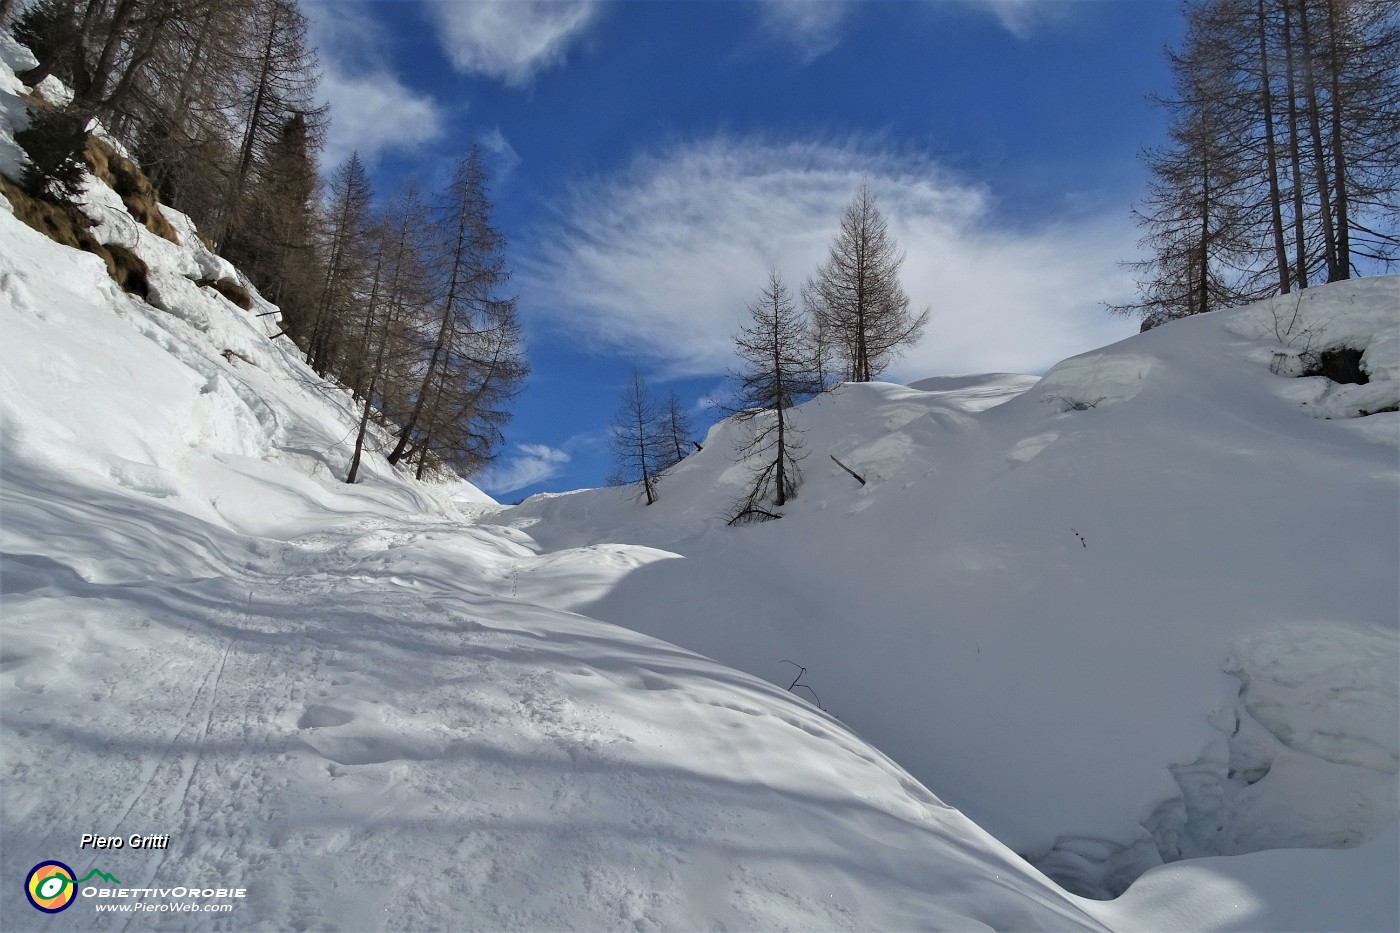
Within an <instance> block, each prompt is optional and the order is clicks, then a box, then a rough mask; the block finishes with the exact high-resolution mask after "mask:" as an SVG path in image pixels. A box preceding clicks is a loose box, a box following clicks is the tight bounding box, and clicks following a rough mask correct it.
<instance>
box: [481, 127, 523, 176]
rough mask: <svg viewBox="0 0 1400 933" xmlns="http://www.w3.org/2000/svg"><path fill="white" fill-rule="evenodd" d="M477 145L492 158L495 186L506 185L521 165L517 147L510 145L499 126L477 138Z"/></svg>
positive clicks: (492, 174) (492, 173)
mask: <svg viewBox="0 0 1400 933" xmlns="http://www.w3.org/2000/svg"><path fill="white" fill-rule="evenodd" d="M477 143H478V144H479V145H480V146H481V148H482V149H483V150H485V151H486V152H487V153H488V154H489V155H490V156H491V178H492V182H493V184H495V185H497V186H499V185H503V184H505V182H506V180H507V179H508V178H510V176H511V175H512V174H513V173H514V172H515V170H516V168H517V167H518V166H519V165H520V153H518V152H516V151H515V147H514V146H512V145H511V144H510V140H508V139H506V136H505V134H504V133H502V132H501V128H500V127H499V126H493V127H491V129H489V130H487V131H486V132H484V133H482V134H481V135H480V136H479V137H477Z"/></svg>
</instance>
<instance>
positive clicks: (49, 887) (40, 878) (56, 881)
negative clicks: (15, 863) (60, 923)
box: [24, 861, 78, 914]
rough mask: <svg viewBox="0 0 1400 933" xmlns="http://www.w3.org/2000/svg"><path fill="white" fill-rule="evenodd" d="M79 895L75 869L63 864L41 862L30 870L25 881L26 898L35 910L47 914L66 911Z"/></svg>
mask: <svg viewBox="0 0 1400 933" xmlns="http://www.w3.org/2000/svg"><path fill="white" fill-rule="evenodd" d="M77 894H78V888H77V885H76V884H74V883H73V869H71V868H69V867H68V866H67V865H65V864H63V863H62V862H54V861H48V862H40V863H39V864H38V865H35V866H34V867H33V868H31V869H29V877H28V878H25V879H24V896H25V897H27V898H29V903H31V904H33V905H34V909H35V910H42V911H43V912H44V913H46V914H56V913H58V912H59V911H60V910H66V909H67V908H68V907H69V906H70V905H71V904H72V903H73V899H74V898H75V897H76V896H77Z"/></svg>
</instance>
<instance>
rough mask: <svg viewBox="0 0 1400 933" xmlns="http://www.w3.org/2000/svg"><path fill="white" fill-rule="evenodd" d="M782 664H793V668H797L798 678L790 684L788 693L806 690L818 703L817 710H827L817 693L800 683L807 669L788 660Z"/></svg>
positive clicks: (784, 660) (784, 659)
mask: <svg viewBox="0 0 1400 933" xmlns="http://www.w3.org/2000/svg"><path fill="white" fill-rule="evenodd" d="M782 663H783V664H791V665H792V666H793V667H795V668H797V676H796V677H794V678H793V679H792V683H790V684H788V692H789V693H793V692H795V691H796V690H797V688H798V687H801V688H802V689H803V690H806V691H807V692H808V693H810V694H811V695H812V699H813V700H815V701H816V702H817V709H819V710H825V709H826V707H825V706H822V698H821V697H819V696H817V691H815V690H813V689H812V688H811V687H809V686H807V685H806V684H800V683H798V681H799V680H801V679H802V675H803V674H806V673H807V668H805V667H803V666H802V665H801V664H798V663H797V662H796V661H789V660H788V659H787V658H783V660H782Z"/></svg>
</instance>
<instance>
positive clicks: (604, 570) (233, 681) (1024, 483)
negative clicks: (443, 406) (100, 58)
mask: <svg viewBox="0 0 1400 933" xmlns="http://www.w3.org/2000/svg"><path fill="white" fill-rule="evenodd" d="M3 41H5V40H0V42H3ZM0 52H3V57H4V59H5V61H6V62H7V63H9V64H15V63H17V62H18V61H20V60H21V59H20V57H21V56H22V55H23V53H22V52H21V51H20V50H17V49H15V48H14V47H12V46H4V47H3V48H0ZM7 79H8V73H7V72H6V71H5V70H4V69H3V68H0V116H2V117H3V120H0V123H3V124H4V126H9V125H10V124H9V121H13V120H14V119H15V115H16V114H21V113H22V112H23V107H22V105H21V104H20V103H19V102H18V100H17V98H15V97H14V92H15V90H16V89H15V86H14V82H13V81H8V80H7ZM0 156H4V157H6V158H11V159H12V158H13V157H14V150H13V146H12V145H11V140H10V139H9V130H8V129H2V128H0ZM86 201H87V205H88V207H87V209H88V211H89V212H90V214H91V215H92V216H93V218H94V220H95V221H96V222H97V230H98V231H99V236H102V237H103V238H105V239H108V240H109V241H115V242H121V243H123V244H124V245H128V246H131V247H132V248H134V249H135V250H136V251H137V252H138V253H139V254H141V255H142V256H143V258H145V259H146V261H147V262H148V263H149V264H150V266H151V269H152V284H153V289H152V300H153V301H154V302H155V303H156V304H158V305H159V307H156V306H153V305H151V304H147V303H145V302H142V301H139V300H137V299H134V298H132V297H130V296H128V295H126V294H125V293H123V292H121V291H120V290H119V289H117V288H116V286H115V285H113V284H112V283H111V281H110V280H109V279H108V278H107V276H106V274H105V272H104V270H103V268H102V265H101V262H100V261H99V260H97V259H96V258H95V257H92V256H88V255H85V254H81V253H78V252H76V251H73V250H69V249H66V248H64V247H60V246H57V245H55V244H53V243H51V242H49V241H48V240H46V239H44V238H42V237H41V236H39V235H38V234H36V233H34V232H32V231H31V230H29V229H28V228H27V227H25V226H23V225H22V224H20V223H19V222H18V221H17V220H15V219H14V218H13V217H12V216H11V215H10V213H9V211H8V209H6V208H5V207H4V202H3V201H0V550H3V556H0V574H2V575H3V579H2V580H0V591H3V604H2V605H0V609H2V610H3V614H2V615H0V842H2V843H3V845H0V877H3V878H6V879H9V880H8V881H7V882H6V883H5V884H4V885H3V886H0V928H3V929H5V930H24V929H49V928H53V929H59V928H63V929H68V928H74V927H77V928H98V929H109V928H113V927H122V928H124V929H183V928H190V927H199V928H218V929H247V928H267V929H354V930H377V929H560V928H578V929H621V928H627V929H641V930H645V929H687V930H689V929H716V930H718V929H754V928H757V929H800V930H809V929H837V928H840V929H910V928H937V929H956V930H965V929H980V928H994V929H1036V928H1038V929H1057V930H1058V929H1077V928H1086V929H1102V928H1112V929H1145V930H1146V929H1203V930H1204V929H1322V928H1333V929H1394V928H1396V927H1397V925H1400V910H1397V906H1396V899H1397V883H1396V877H1397V875H1398V874H1400V864H1398V863H1400V858H1397V837H1396V832H1395V817H1396V811H1397V791H1396V770H1397V752H1396V747H1397V732H1400V725H1397V712H1396V710H1397V701H1396V683H1397V660H1396V659H1397V651H1396V626H1397V615H1398V614H1400V613H1398V610H1397V583H1398V582H1400V573H1398V572H1397V569H1396V568H1397V561H1400V547H1397V541H1396V538H1397V529H1398V528H1400V516H1397V474H1398V473H1400V464H1397V456H1396V447H1397V446H1400V422H1398V421H1397V419H1400V415H1397V414H1395V413H1383V414H1376V415H1371V416H1369V417H1365V418H1356V417H1350V418H1345V419H1343V418H1339V417H1337V416H1340V415H1351V414H1354V412H1353V409H1356V410H1375V409H1376V408H1384V407H1387V405H1393V404H1394V403H1395V401H1396V400H1397V395H1396V387H1397V374H1398V373H1400V280H1395V279H1390V280H1371V281H1367V282H1360V283H1353V284H1341V285H1336V286H1329V287H1327V288H1321V289H1313V290H1310V291H1309V292H1308V293H1306V296H1305V300H1304V301H1303V302H1302V303H1301V304H1298V305H1296V306H1295V305H1294V303H1293V300H1292V299H1288V300H1280V301H1276V302H1275V303H1273V304H1272V305H1269V304H1266V305H1261V306H1256V307H1253V308H1250V309H1243V310H1241V311H1238V312H1231V313H1230V314H1224V315H1216V316H1212V317H1211V318H1209V319H1200V320H1194V321H1187V322H1183V323H1180V324H1174V325H1171V326H1169V327H1164V328H1161V329H1159V330H1156V331H1153V332H1150V333H1149V334H1146V335H1143V336H1141V337H1136V338H1133V339H1132V340H1129V341H1125V342H1124V343H1122V344H1119V345H1116V346H1114V347H1110V348H1107V349H1105V350H1103V351H1098V352H1097V353H1093V354H1086V355H1085V356H1082V357H1078V358H1076V359H1074V360H1070V361H1066V363H1064V364H1062V365H1061V366H1060V367H1057V368H1056V369H1055V371H1053V372H1052V373H1051V374H1049V376H1047V377H1046V379H1044V380H1041V381H1039V382H1036V381H1035V380H1034V379H1031V378H1028V377H1020V376H1005V375H998V376H991V377H944V378H941V379H936V380H928V381H926V382H923V383H918V384H916V387H914V388H908V387H899V386H892V385H867V386H848V387H846V388H843V389H841V390H840V391H838V392H836V393H834V394H832V395H830V396H827V397H824V398H821V399H818V400H816V401H814V402H812V403H810V404H808V405H806V406H804V407H803V408H802V410H801V411H800V412H799V413H798V416H797V417H798V419H799V423H800V424H801V425H802V426H803V427H805V428H806V430H807V444H808V449H809V452H810V456H809V457H808V459H807V461H806V463H805V469H806V474H807V484H806V485H805V486H804V487H803V489H802V491H801V493H800V495H799V498H798V500H797V501H796V502H795V503H794V504H793V505H792V506H791V508H790V509H789V510H788V511H787V515H786V517H784V518H783V519H782V520H781V521H779V522H772V523H768V524H764V525H758V526H751V527H747V528H739V529H735V528H729V527H727V526H725V524H724V517H725V511H726V509H727V508H728V506H729V504H730V502H731V501H732V499H733V498H734V496H735V494H736V493H737V492H738V490H739V488H740V483H741V482H742V478H743V475H744V467H743V466H742V465H739V464H735V463H734V462H732V461H731V460H730V459H729V457H730V451H731V449H732V445H733V442H734V440H735V439H736V438H735V436H734V433H733V432H734V431H735V430H736V429H735V428H734V426H732V425H727V424H726V425H722V426H720V427H718V428H717V429H716V430H715V431H713V432H711V436H710V438H709V439H708V441H707V443H706V447H705V450H704V451H703V452H702V453H699V454H696V455H694V456H692V457H691V458H689V459H687V460H686V461H685V462H683V463H682V464H681V465H680V466H678V467H677V468H676V469H675V470H674V471H673V473H672V474H671V475H668V476H667V477H666V479H665V482H664V484H663V486H662V500H661V501H660V502H659V503H658V504H657V505H655V506H653V507H651V508H643V507H642V506H640V505H639V504H637V503H636V502H635V501H634V500H633V499H632V498H631V497H630V496H629V495H628V494H627V493H626V491H624V490H592V491H584V492H579V493H574V494H569V495H563V496H553V497H539V498H536V499H532V500H530V501H529V502H527V503H525V504H524V505H522V506H519V507H516V508H511V509H504V508H502V507H500V506H497V505H495V504H494V503H492V502H491V501H490V500H489V499H488V498H487V497H486V496H484V495H482V494H481V493H479V492H478V491H477V490H475V489H474V488H473V487H471V486H470V485H468V484H465V483H463V484H444V485H425V484H421V483H416V482H413V481H412V480H410V479H407V478H405V477H402V476H400V475H398V474H396V473H395V472H394V471H393V470H392V469H390V468H388V467H387V466H385V465H384V464H383V463H382V461H381V460H376V459H374V458H370V460H368V461H367V466H368V467H369V470H368V475H367V477H366V480H365V482H363V483H361V484H358V485H356V486H354V487H347V486H345V485H344V484H343V483H341V482H340V481H339V477H341V476H343V475H344V470H345V466H346V463H347V461H348V454H349V450H348V439H349V438H350V436H351V432H352V430H353V425H354V412H353V411H352V409H351V407H350V404H349V400H348V398H347V397H346V396H345V395H344V394H343V393H342V392H340V391H339V390H338V389H336V388H334V387H332V386H329V385H326V384H325V383H323V382H321V381H319V380H318V379H316V377H315V376H314V375H313V374H312V373H311V372H310V371H309V370H307V369H306V367H304V366H303V365H302V364H301V362H300V359H299V357H298V356H297V353H296V351H295V348H294V347H292V346H291V345H290V344H289V343H288V342H287V341H286V338H281V339H278V340H271V339H269V337H270V335H271V334H274V333H276V331H277V328H276V326H275V323H274V322H275V321H276V320H277V318H276V314H275V309H273V308H272V307H271V306H269V305H266V304H265V303H261V302H260V303H259V304H258V306H257V307H256V309H255V311H254V312H253V313H249V312H245V311H242V310H241V309H238V308H236V307H235V306H234V305H232V304H231V303H229V302H228V301H226V300H225V299H223V298H222V297H220V296H219V295H218V293H216V292H215V291H213V290H212V289H209V288H201V287H199V286H197V285H196V284H195V282H196V281H197V280H200V279H208V278H218V277H230V276H233V275H236V272H235V271H234V270H232V269H230V268H227V267H226V266H225V265H223V264H222V261H221V260H219V259H218V258H217V257H214V256H212V255H210V254H209V253H207V251H205V250H204V249H203V248H202V247H201V246H200V245H199V241H198V239H197V238H196V237H195V236H193V234H192V230H191V229H190V227H189V224H188V221H187V220H186V219H184V218H182V217H181V216H179V215H178V214H176V213H174V212H170V218H171V220H172V222H173V223H175V225H176V227H177V229H178V230H179V231H180V232H181V240H182V242H181V245H180V246H178V247H176V246H172V245H171V244H169V243H168V242H166V241H164V240H159V239H158V238H156V237H154V236H152V235H150V234H148V233H146V232H145V230H144V229H141V228H137V227H135V226H134V225H133V224H131V223H129V222H128V221H127V220H125V219H124V217H123V215H122V213H121V212H122V207H121V205H120V202H119V201H117V200H115V199H114V198H113V197H112V196H111V194H110V192H108V191H106V190H105V189H103V188H101V187H100V186H94V187H92V188H91V189H90V190H89V192H88V194H87V197H86ZM1295 312H1296V314H1295ZM258 314H265V316H262V317H259V316H256V315H258ZM1333 340H1345V341H1346V342H1347V343H1349V344H1350V345H1352V346H1354V347H1356V348H1357V349H1363V350H1365V351H1366V355H1365V357H1364V365H1365V366H1366V367H1368V368H1369V370H1370V373H1371V376H1372V378H1371V381H1370V383H1369V384H1368V385H1366V386H1359V387H1339V386H1336V385H1334V384H1330V383H1327V382H1326V381H1325V380H1321V379H1317V378H1312V379H1297V378H1294V377H1292V376H1291V373H1292V372H1293V371H1295V370H1296V369H1297V368H1298V366H1299V365H1300V362H1299V360H1300V355H1301V354H1302V353H1304V352H1305V351H1310V350H1315V349H1321V348H1323V347H1325V346H1326V345H1328V344H1329V343H1330V342H1331V341H1333ZM1075 402H1078V403H1080V404H1081V405H1089V404H1092V405H1093V406H1094V407H1092V408H1087V409H1085V410H1075V406H1074V405H1073V404H1072V403H1075ZM1310 413H1318V414H1321V415H1324V416H1333V420H1324V419H1322V418H1313V417H1309V414H1310ZM828 454H834V455H836V456H838V457H839V458H840V459H841V460H842V462H844V463H846V464H848V465H849V466H850V467H851V468H852V469H855V470H857V471H858V472H860V473H862V474H863V475H864V476H865V477H866V479H867V480H868V485H866V486H864V487H861V486H859V485H858V484H857V483H856V481H855V480H853V479H852V478H851V477H850V476H849V475H848V474H846V473H845V472H843V471H842V470H840V469H839V468H838V467H837V466H836V465H835V464H834V463H832V462H831V461H830V460H829V459H828ZM599 620H602V621H599ZM678 646H680V647H678ZM697 652H698V653H697ZM709 658H713V659H715V660H709ZM784 659H789V660H792V661H796V662H797V663H799V664H801V665H804V666H806V667H807V669H808V670H807V672H806V674H805V676H804V677H803V680H802V682H803V683H804V684H810V685H811V688H812V689H813V690H815V691H816V694H817V695H819V696H820V699H821V701H822V704H823V705H824V706H826V707H827V709H828V710H829V711H830V713H828V712H823V711H822V710H819V709H817V708H816V706H814V705H813V703H811V702H809V699H810V698H811V694H808V693H805V692H803V693H792V692H789V691H788V690H786V689H785V688H786V687H787V685H788V684H789V683H790V682H791V681H792V679H793V677H794V676H795V668H792V667H790V666H789V665H787V664H784V663H782V662H783V660H784ZM833 713H834V714H835V715H834V716H833V715H832V714H833ZM838 716H839V717H840V718H839V719H838V718H835V717H838ZM928 788H933V790H934V791H936V792H937V794H938V796H935V794H934V793H931V792H930V790H929V789H928ZM953 807H957V808H958V809H953ZM964 813H966V814H968V815H967V816H964ZM969 817H971V818H969ZM974 820H976V822H974ZM84 833H91V834H97V835H103V836H119V837H122V838H124V839H126V838H128V837H130V836H131V835H132V834H137V835H142V836H144V835H149V834H155V835H166V834H168V836H169V845H168V848H162V849H138V848H134V847H132V846H131V845H127V846H125V847H123V848H122V849H120V850H113V849H104V850H94V849H92V848H86V849H81V848H80V847H79V846H80V839H81V836H82V835H83V834H84ZM1298 847H1306V848H1298ZM1319 847H1320V848H1319ZM1340 847H1348V848H1340ZM1266 849H1267V850H1271V851H1259V850H1266ZM1013 850H1015V851H1013ZM1015 852H1020V853H1022V854H1023V855H1026V856H1029V857H1031V858H1032V859H1035V860H1037V861H1038V863H1039V864H1040V865H1041V866H1042V867H1043V868H1044V869H1045V870H1046V871H1049V872H1051V873H1052V874H1054V875H1055V876H1056V877H1057V878H1059V879H1060V880H1062V881H1063V882H1065V883H1066V884H1068V885H1070V886H1071V887H1075V888H1077V889H1079V890H1081V891H1084V892H1089V893H1095V894H1100V895H1102V894H1106V893H1114V892H1116V891H1117V890H1120V889H1121V888H1122V887H1123V886H1124V885H1125V884H1126V883H1127V882H1128V881H1129V880H1131V879H1132V878H1133V877H1136V876H1137V875H1138V874H1139V873H1140V872H1142V871H1143V870H1144V869H1150V870H1148V871H1147V873H1146V874H1145V875H1142V876H1141V877H1140V878H1138V880H1137V881H1136V882H1135V883H1134V884H1133V885H1132V887H1131V888H1129V889H1128V891H1127V893H1126V894H1124V895H1123V896H1121V897H1119V898H1118V899H1117V900H1114V901H1093V900H1088V899H1086V898H1082V897H1079V896H1076V895H1075V894H1071V893H1068V892H1067V891H1066V890H1065V889H1064V888H1062V887H1061V886H1059V885H1057V884H1056V883H1054V882H1052V881H1051V880H1050V879H1048V878H1047V877H1046V876H1045V875H1043V874H1042V873H1041V872H1040V871H1037V870H1036V869H1035V868H1033V867H1032V866H1031V865H1030V864H1028V863H1027V862H1026V861H1024V860H1023V859H1022V858H1020V857H1018V856H1017V855H1016V854H1015ZM1237 853H1252V854H1237ZM1182 856H1184V857H1187V859H1188V860H1186V861H1175V862H1172V863H1171V864H1167V865H1158V867H1155V868H1153V867H1151V866H1152V865H1154V864H1158V863H1160V862H1161V861H1162V859H1163V858H1177V857H1182ZM1199 856H1214V857H1199ZM49 859H56V860H60V861H63V862H65V863H66V864H68V865H69V866H71V867H72V868H73V869H75V872H76V873H78V874H80V875H86V874H88V873H89V871H90V870H91V869H99V870H101V871H103V872H105V873H107V874H108V875H110V876H112V877H115V878H116V879H119V881H120V884H115V883H109V882H107V881H104V880H102V879H100V878H99V879H97V880H95V881H90V882H89V883H87V884H85V885H82V886H81V887H82V888H83V889H84V890H87V889H91V890H92V892H93V893H92V894H91V896H83V895H80V896H79V898H78V900H77V902H76V903H75V904H74V905H73V906H72V907H71V908H69V909H67V910H65V911H64V912H63V913H62V915H61V916H58V917H50V916H46V915H45V914H43V913H40V912H38V911H36V910H35V909H34V908H33V907H31V906H30V905H29V903H27V902H26V900H25V898H24V896H23V894H22V893H21V887H22V885H21V881H22V880H23V879H24V877H25V876H26V875H27V873H28V872H29V870H30V869H31V868H32V867H33V866H34V865H36V864H37V863H39V862H41V861H45V860H49ZM180 886H184V887H194V888H200V887H208V888H213V889H216V890H217V889H219V888H228V889H237V888H242V889H244V891H245V896H244V897H242V898H226V897H219V896H215V897H212V898H208V899H205V898H190V897H189V896H188V895H187V896H185V897H183V898H181V897H178V896H175V895H173V894H171V893H170V889H171V888H177V887H180ZM147 889H150V890H147ZM142 891H145V892H146V893H139V892H142ZM120 892H125V893H126V896H125V897H121V896H119V894H120ZM133 892H137V893H135V894H133ZM206 903H213V904H218V905H223V904H229V905H231V906H232V910H230V911H229V912H225V913H216V912H198V913H187V912H177V911H176V910H172V909H170V908H171V907H172V906H175V905H186V906H190V905H193V906H196V907H202V906H205V905H206ZM104 905H115V906H118V907H123V906H125V907H132V906H140V907H144V908H146V909H147V910H148V911H149V912H143V913H140V914H135V913H131V912H124V913H115V914H111V913H108V912H103V911H99V907H100V906H104ZM152 908H159V909H152Z"/></svg>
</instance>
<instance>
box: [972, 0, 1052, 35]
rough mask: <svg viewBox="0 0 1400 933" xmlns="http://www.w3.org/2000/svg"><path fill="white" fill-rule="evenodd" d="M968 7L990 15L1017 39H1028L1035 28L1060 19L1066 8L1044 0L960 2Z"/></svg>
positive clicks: (976, 0) (979, 0)
mask: <svg viewBox="0 0 1400 933" xmlns="http://www.w3.org/2000/svg"><path fill="white" fill-rule="evenodd" d="M962 2H963V3H964V4H966V5H968V6H971V7H974V8H976V9H979V10H982V11H984V12H986V13H990V14H991V15H992V16H995V17H996V20H997V22H999V23H1001V25H1002V28H1004V29H1005V30H1006V31H1007V32H1009V33H1011V34H1012V35H1013V36H1015V37H1016V38H1018V39H1029V38H1030V37H1031V34H1032V33H1033V32H1034V31H1035V29H1036V27H1037V26H1040V25H1042V24H1044V23H1047V22H1050V21H1051V20H1054V19H1058V18H1060V17H1062V16H1063V15H1064V14H1065V13H1066V11H1067V9H1068V6H1067V5H1066V4H1065V3H1063V2H1058V3H1049V2H1046V0H962Z"/></svg>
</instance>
